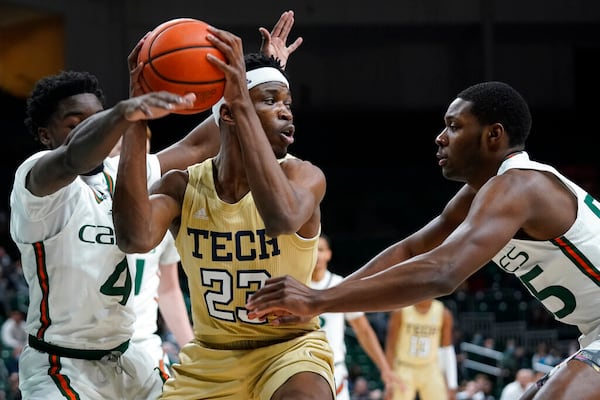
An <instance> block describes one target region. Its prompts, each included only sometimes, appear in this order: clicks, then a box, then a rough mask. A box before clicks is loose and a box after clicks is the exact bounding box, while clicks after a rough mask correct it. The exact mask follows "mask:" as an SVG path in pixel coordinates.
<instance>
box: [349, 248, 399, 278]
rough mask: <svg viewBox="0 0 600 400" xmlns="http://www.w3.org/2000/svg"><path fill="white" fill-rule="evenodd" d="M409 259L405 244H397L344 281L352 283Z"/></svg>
mask: <svg viewBox="0 0 600 400" xmlns="http://www.w3.org/2000/svg"><path fill="white" fill-rule="evenodd" d="M409 257H410V254H409V253H408V252H407V250H406V248H405V246H404V244H403V243H402V242H399V243H396V244H394V245H392V246H390V247H388V248H386V249H385V250H383V251H382V252H380V253H379V254H377V255H376V256H375V257H373V258H372V259H371V260H370V261H369V262H368V263H367V264H365V265H364V266H363V267H362V268H360V269H358V270H356V271H355V272H354V273H352V274H350V275H348V276H347V277H346V278H345V279H344V280H346V281H351V280H355V279H362V278H365V277H368V276H371V275H374V274H376V273H378V272H381V271H384V270H385V269H387V268H389V267H390V266H392V265H395V264H398V263H400V262H402V261H404V260H406V259H408V258H409Z"/></svg>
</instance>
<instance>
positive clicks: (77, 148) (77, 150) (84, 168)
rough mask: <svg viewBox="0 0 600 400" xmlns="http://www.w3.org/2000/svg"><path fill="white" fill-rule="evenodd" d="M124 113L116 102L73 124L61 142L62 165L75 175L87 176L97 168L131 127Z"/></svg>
mask: <svg viewBox="0 0 600 400" xmlns="http://www.w3.org/2000/svg"><path fill="white" fill-rule="evenodd" d="M124 112H125V111H124V106H123V105H122V104H121V103H117V105H115V106H114V107H113V108H111V109H108V110H105V111H102V112H100V113H98V114H95V115H92V116H91V117H89V118H87V119H85V120H84V121H82V122H81V123H80V124H79V125H77V127H75V129H74V130H73V131H72V133H71V135H69V138H68V139H67V141H66V143H65V145H66V151H65V158H66V160H65V163H64V164H65V165H68V166H69V167H70V168H71V169H72V171H73V172H74V173H76V174H83V173H87V172H89V171H91V170H93V169H94V168H96V167H97V166H98V165H100V164H101V163H102V162H103V161H104V159H105V158H106V157H107V156H108V154H109V153H110V151H111V150H112V149H113V147H114V146H115V145H116V144H117V142H118V141H119V138H120V137H121V135H122V134H123V133H124V132H125V131H126V130H127V129H128V128H129V126H130V125H131V122H130V121H128V120H127V119H126V118H125V115H124Z"/></svg>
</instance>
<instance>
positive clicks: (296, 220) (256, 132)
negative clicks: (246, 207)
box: [232, 102, 314, 237]
mask: <svg viewBox="0 0 600 400" xmlns="http://www.w3.org/2000/svg"><path fill="white" fill-rule="evenodd" d="M232 109H233V110H234V111H233V112H234V118H235V120H236V124H237V126H238V139H239V142H240V145H241V150H242V159H243V162H244V166H245V171H246V176H247V177H248V184H249V186H250V191H251V192H252V197H253V198H254V201H255V203H256V207H257V209H258V211H259V213H260V215H261V217H262V218H263V220H264V222H265V228H266V230H267V234H268V235H269V236H272V237H275V236H279V235H281V234H289V233H293V232H296V231H297V230H298V229H299V228H300V227H301V226H302V224H303V223H304V222H306V221H307V220H308V218H309V217H310V215H311V214H312V212H313V211H314V202H311V204H310V206H309V207H307V204H308V202H305V201H304V196H303V195H300V194H299V193H297V192H296V191H295V189H294V187H293V186H292V185H291V183H290V180H289V179H288V177H287V176H286V174H285V173H284V172H283V170H282V168H281V166H280V165H279V162H278V161H277V158H276V157H275V155H274V154H273V148H272V146H271V144H270V143H269V141H268V140H267V136H266V134H265V133H264V130H263V128H262V125H261V124H260V120H259V119H258V116H257V115H256V110H255V109H254V107H253V106H252V104H249V105H245V104H241V102H237V103H234V104H233V105H232Z"/></svg>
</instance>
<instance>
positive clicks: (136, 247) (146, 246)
mask: <svg viewBox="0 0 600 400" xmlns="http://www.w3.org/2000/svg"><path fill="white" fill-rule="evenodd" d="M142 236H144V235H133V234H128V233H125V232H122V231H119V230H118V229H117V230H116V232H115V237H116V240H117V246H118V247H119V249H120V250H121V251H123V252H125V253H129V254H131V253H147V252H149V251H150V250H152V248H153V247H152V245H151V243H150V242H149V241H147V240H144V239H142Z"/></svg>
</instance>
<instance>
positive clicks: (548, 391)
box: [247, 82, 600, 400]
mask: <svg viewBox="0 0 600 400" xmlns="http://www.w3.org/2000/svg"><path fill="white" fill-rule="evenodd" d="M444 121H445V124H446V127H445V128H444V129H443V130H442V132H441V133H440V134H439V135H438V136H437V137H436V139H435V142H436V144H437V146H438V151H437V158H438V163H439V166H440V167H441V169H442V172H443V174H444V176H445V177H446V178H448V179H452V180H456V181H459V182H464V186H462V188H461V189H459V191H458V192H457V194H456V195H455V196H454V197H453V198H452V199H451V200H450V202H449V203H448V204H447V205H446V207H445V208H444V210H443V211H442V213H441V214H440V215H439V216H438V217H436V218H434V219H433V220H432V221H431V222H429V223H428V224H427V225H425V226H424V227H423V228H422V229H420V230H419V231H417V232H416V233H414V234H412V235H410V236H409V237H407V238H406V239H404V240H402V241H400V242H398V243H396V244H394V245H392V246H390V247H389V248H388V249H386V250H384V251H383V252H381V253H380V254H378V255H377V256H376V257H375V258H374V259H372V260H371V261H369V262H368V263H367V264H366V265H365V266H364V267H362V268H361V269H360V270H358V271H356V272H355V273H353V274H352V275H350V276H349V277H348V278H346V279H345V281H344V282H342V283H340V284H339V285H337V286H335V287H334V288H331V289H326V290H324V291H317V290H314V289H310V288H308V287H306V285H302V284H299V283H298V282H296V281H294V280H293V279H290V278H289V277H288V278H283V277H278V278H274V279H272V280H270V281H268V282H267V285H266V286H265V287H264V288H262V289H261V290H260V291H259V292H257V293H256V294H255V295H254V296H253V297H252V299H251V300H250V301H249V303H248V304H247V307H248V309H249V310H250V311H251V312H250V317H251V318H253V317H260V318H264V317H265V316H266V315H268V314H272V313H274V312H277V313H283V312H288V313H292V314H296V316H289V315H288V316H282V317H281V318H279V319H278V320H276V323H283V322H286V321H293V320H295V319H296V318H297V315H302V316H305V317H306V316H312V315H318V314H320V313H323V312H327V311H329V312H341V311H357V310H365V311H380V310H386V309H393V308H398V307H403V306H407V305H410V304H414V303H416V302H418V301H420V300H424V299H427V298H434V297H440V296H443V295H447V294H449V293H452V291H453V290H455V289H456V288H457V287H458V286H459V285H460V284H461V283H462V282H464V281H465V280H466V279H467V278H468V277H469V276H471V275H472V274H473V273H475V272H476V271H478V270H479V269H480V268H481V267H483V266H484V265H486V264H487V263H488V262H490V261H493V262H494V263H495V264H497V265H498V267H499V268H501V269H502V270H504V271H506V272H508V273H512V274H515V275H516V276H517V277H518V278H519V279H520V280H521V281H522V282H523V284H524V285H525V286H526V287H527V288H528V289H529V291H530V292H531V294H532V295H533V296H535V297H536V298H537V299H538V300H539V301H540V302H541V303H542V304H543V305H544V306H545V307H546V308H547V309H548V310H549V311H550V312H551V313H552V314H553V315H554V317H555V318H556V319H557V320H559V321H562V322H564V323H566V324H571V325H575V326H577V327H578V328H579V330H580V331H581V333H582V335H581V337H580V339H579V342H580V345H581V350H580V351H578V352H577V353H576V354H575V355H574V356H572V357H570V358H568V360H566V361H565V362H564V363H562V364H561V365H560V366H559V367H558V368H556V369H554V371H553V372H550V374H549V376H548V377H547V379H544V380H542V381H540V382H538V384H537V385H535V386H534V387H532V388H531V390H530V391H529V392H528V393H527V394H526V395H525V397H524V399H531V398H535V399H536V400H537V399H552V400H563V399H584V398H585V399H591V398H595V397H597V394H598V393H599V392H600V375H599V374H600V336H599V335H600V308H599V307H597V299H598V298H600V272H599V268H600V267H599V266H600V242H599V241H598V237H599V235H600V202H599V201H598V200H597V199H594V198H593V197H592V196H591V195H590V194H589V193H586V192H585V191H584V190H583V189H582V188H581V187H580V186H578V185H576V184H575V183H573V182H572V181H571V180H569V179H567V178H566V177H565V176H563V175H562V174H560V173H559V172H558V171H557V170H556V169H555V168H553V167H551V166H548V165H546V164H542V163H538V162H535V161H532V160H530V158H529V155H528V154H527V153H526V152H525V141H526V139H527V137H528V135H529V131H530V128H531V114H530V112H529V107H528V105H527V103H526V102H525V100H523V98H522V97H521V95H520V94H519V93H518V92H517V91H515V90H514V89H513V88H512V87H510V86H509V85H507V84H505V83H502V82H483V83H480V84H476V85H473V86H471V87H469V88H467V89H465V90H463V91H462V92H461V93H459V94H458V96H457V97H456V99H454V100H453V101H452V103H451V104H450V106H449V107H448V110H447V111H446V115H445V117H444ZM538 390H539V392H538ZM536 392H537V395H535V393H536ZM534 395H535V396H534Z"/></svg>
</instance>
